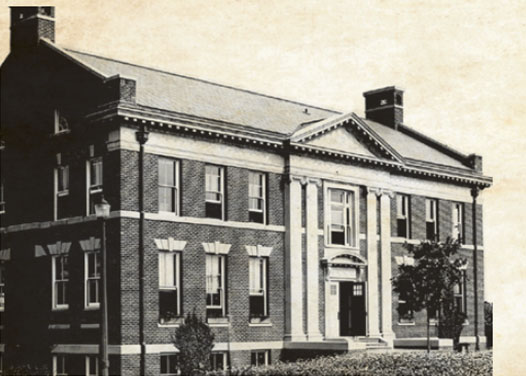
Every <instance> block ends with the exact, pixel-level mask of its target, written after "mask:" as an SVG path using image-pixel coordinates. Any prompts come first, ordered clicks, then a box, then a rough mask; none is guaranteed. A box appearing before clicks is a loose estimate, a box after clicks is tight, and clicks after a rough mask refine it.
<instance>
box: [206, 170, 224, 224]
mask: <svg viewBox="0 0 526 376" xmlns="http://www.w3.org/2000/svg"><path fill="white" fill-rule="evenodd" d="M224 174H225V170H224V168H223V167H217V166H211V165H207V166H206V167H205V176H206V186H205V211H206V214H205V215H206V217H208V218H217V219H225V208H224V206H225V194H224V190H225V189H224V186H225V184H224Z"/></svg>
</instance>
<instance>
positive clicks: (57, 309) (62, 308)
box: [51, 305, 69, 312]
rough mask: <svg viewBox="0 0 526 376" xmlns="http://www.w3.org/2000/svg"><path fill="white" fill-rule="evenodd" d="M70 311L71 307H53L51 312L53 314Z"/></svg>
mask: <svg viewBox="0 0 526 376" xmlns="http://www.w3.org/2000/svg"><path fill="white" fill-rule="evenodd" d="M68 309H69V305H67V306H63V307H53V308H51V311H53V312H61V311H67V310H68Z"/></svg>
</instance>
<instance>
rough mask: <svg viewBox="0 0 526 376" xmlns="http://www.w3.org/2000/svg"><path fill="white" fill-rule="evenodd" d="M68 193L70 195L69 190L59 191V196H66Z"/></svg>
mask: <svg viewBox="0 0 526 376" xmlns="http://www.w3.org/2000/svg"><path fill="white" fill-rule="evenodd" d="M67 195H69V191H62V192H57V196H58V197H64V196H67Z"/></svg>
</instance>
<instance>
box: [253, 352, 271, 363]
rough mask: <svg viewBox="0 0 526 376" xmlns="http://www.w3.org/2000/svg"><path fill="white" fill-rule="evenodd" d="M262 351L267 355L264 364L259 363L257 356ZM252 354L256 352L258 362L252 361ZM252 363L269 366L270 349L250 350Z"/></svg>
mask: <svg viewBox="0 0 526 376" xmlns="http://www.w3.org/2000/svg"><path fill="white" fill-rule="evenodd" d="M260 353H264V354H265V355H264V356H265V361H264V363H263V364H258V362H257V359H258V358H257V357H258V354H260ZM252 354H255V355H256V364H253V363H252ZM250 364H251V365H252V366H255V367H261V366H269V365H270V350H252V351H251V352H250Z"/></svg>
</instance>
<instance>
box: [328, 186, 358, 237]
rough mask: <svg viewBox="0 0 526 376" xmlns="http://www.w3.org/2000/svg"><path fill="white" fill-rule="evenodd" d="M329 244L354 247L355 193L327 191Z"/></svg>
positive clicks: (338, 190)
mask: <svg viewBox="0 0 526 376" xmlns="http://www.w3.org/2000/svg"><path fill="white" fill-rule="evenodd" d="M328 192H329V203H330V216H329V217H328V222H329V224H328V228H329V239H328V241H329V244H332V245H343V246H348V247H356V235H357V231H356V230H357V228H356V206H357V205H356V200H357V192H355V191H347V190H343V189H332V188H331V189H329V190H328Z"/></svg>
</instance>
